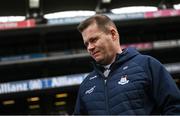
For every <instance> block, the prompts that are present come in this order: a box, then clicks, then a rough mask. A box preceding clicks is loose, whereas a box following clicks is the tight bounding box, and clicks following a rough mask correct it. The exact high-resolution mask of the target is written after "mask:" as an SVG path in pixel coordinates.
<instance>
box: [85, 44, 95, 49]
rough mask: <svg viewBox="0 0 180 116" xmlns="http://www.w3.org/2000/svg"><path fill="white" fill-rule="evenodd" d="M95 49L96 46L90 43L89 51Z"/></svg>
mask: <svg viewBox="0 0 180 116" xmlns="http://www.w3.org/2000/svg"><path fill="white" fill-rule="evenodd" d="M94 47H95V46H94V44H92V43H89V44H88V46H87V50H88V51H92V50H93V49H94Z"/></svg>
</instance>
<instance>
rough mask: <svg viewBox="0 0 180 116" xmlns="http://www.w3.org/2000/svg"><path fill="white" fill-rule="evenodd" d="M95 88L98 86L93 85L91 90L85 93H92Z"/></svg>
mask: <svg viewBox="0 0 180 116" xmlns="http://www.w3.org/2000/svg"><path fill="white" fill-rule="evenodd" d="M95 88H96V86H93V87H91V88H90V89H89V90H87V91H86V92H85V94H90V93H92V92H93V91H94V89H95Z"/></svg>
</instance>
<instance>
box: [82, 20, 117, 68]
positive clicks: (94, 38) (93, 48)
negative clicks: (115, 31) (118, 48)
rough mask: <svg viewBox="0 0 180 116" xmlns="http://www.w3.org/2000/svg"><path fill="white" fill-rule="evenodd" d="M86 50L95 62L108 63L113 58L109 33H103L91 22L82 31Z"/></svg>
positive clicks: (112, 44) (111, 40)
mask: <svg viewBox="0 0 180 116" xmlns="http://www.w3.org/2000/svg"><path fill="white" fill-rule="evenodd" d="M82 37H83V41H84V44H85V46H86V48H87V51H88V52H89V54H90V55H91V57H92V58H93V59H95V61H96V62H98V63H101V64H105V65H106V64H110V63H112V60H113V58H114V50H113V48H114V47H113V46H114V43H113V39H112V35H111V33H110V32H109V33H105V32H103V31H102V30H100V29H99V28H98V26H97V25H96V23H93V24H92V25H90V26H89V27H87V28H86V29H85V30H84V31H83V32H82Z"/></svg>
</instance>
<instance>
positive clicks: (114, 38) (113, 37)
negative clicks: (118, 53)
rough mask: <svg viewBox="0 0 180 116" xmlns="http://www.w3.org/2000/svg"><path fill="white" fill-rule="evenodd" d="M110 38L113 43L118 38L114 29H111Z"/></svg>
mask: <svg viewBox="0 0 180 116" xmlns="http://www.w3.org/2000/svg"><path fill="white" fill-rule="evenodd" d="M111 36H112V39H113V41H115V40H117V38H118V37H117V36H118V34H117V31H116V30H115V29H114V28H112V29H111Z"/></svg>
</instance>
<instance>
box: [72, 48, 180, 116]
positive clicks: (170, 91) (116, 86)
mask: <svg viewBox="0 0 180 116" xmlns="http://www.w3.org/2000/svg"><path fill="white" fill-rule="evenodd" d="M110 69H111V71H110V73H109V76H108V77H107V78H105V77H104V75H103V73H102V71H101V68H100V66H99V65H97V64H96V65H95V66H94V71H93V72H91V73H90V74H89V75H88V76H87V77H86V78H85V79H84V81H83V82H82V83H81V86H80V88H79V94H78V97H77V101H76V106H75V111H74V114H91V115H128V114H133V115H140V114H142V115H149V114H180V91H179V89H178V87H177V86H176V83H175V82H174V80H173V79H172V77H171V76H170V74H169V73H168V72H167V70H166V69H165V68H164V66H163V65H162V64H161V63H160V62H159V61H157V60H156V59H154V58H152V57H150V56H146V55H142V54H140V53H139V52H138V51H136V50H135V49H134V48H128V49H125V50H123V52H122V53H121V54H119V55H117V57H116V61H115V62H114V63H113V64H112V65H111V67H110ZM105 80H106V81H105Z"/></svg>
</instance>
